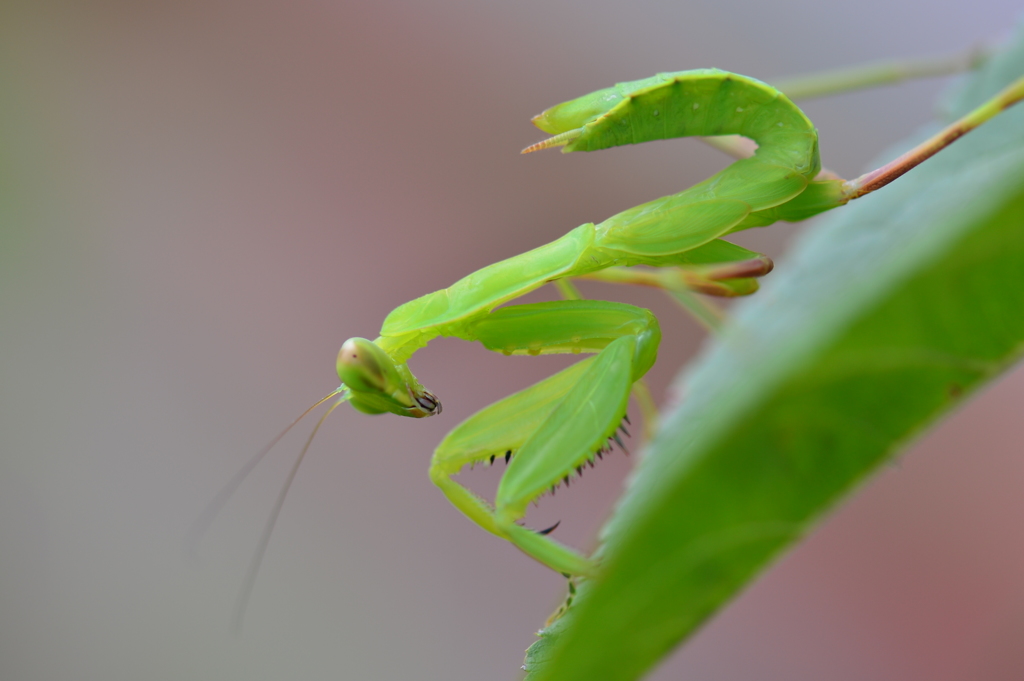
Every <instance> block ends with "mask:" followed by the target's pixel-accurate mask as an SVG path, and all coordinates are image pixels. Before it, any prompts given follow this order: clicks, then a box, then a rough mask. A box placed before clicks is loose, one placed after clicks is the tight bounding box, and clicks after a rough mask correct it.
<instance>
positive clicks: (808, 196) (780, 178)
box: [201, 69, 1024, 617]
mask: <svg viewBox="0 0 1024 681" xmlns="http://www.w3.org/2000/svg"><path fill="white" fill-rule="evenodd" d="M1022 98H1024V78H1022V79H1020V80H1018V81H1016V82H1015V83H1014V84H1012V85H1011V86H1010V87H1008V88H1007V89H1006V90H1004V91H1003V92H1001V93H1000V94H999V95H997V96H996V97H995V98H993V99H992V100H990V101H989V102H987V103H985V104H984V105H982V106H981V107H979V108H978V109H976V110H975V111H973V112H971V113H970V114H968V115H967V116H965V117H964V118H962V119H960V120H959V121H957V122H955V123H954V124H952V125H951V126H949V127H948V128H946V129H945V130H943V131H942V132H940V133H939V134H938V135H936V136H934V137H933V138H931V139H929V140H927V141H926V142H924V143H922V144H921V145H919V146H918V147H915V148H914V149H912V150H911V151H909V152H907V153H906V154H904V155H903V156H901V157H899V158H898V159H896V160H894V161H893V162H892V163H889V164H887V165H885V166H883V167H882V168H879V169H878V170H875V171H872V172H870V173H867V174H865V175H862V176H861V177H858V178H856V179H855V180H849V181H846V180H842V179H840V178H838V177H836V176H834V175H832V174H831V173H828V172H823V171H822V165H821V160H820V157H819V152H818V136H817V132H816V130H815V128H814V125H813V124H812V123H811V121H810V120H809V119H808V118H807V117H806V116H805V115H804V113H803V112H802V111H801V110H800V109H799V108H798V107H797V106H796V105H795V104H793V103H792V101H790V99H789V98H787V97H786V96H785V95H784V94H783V93H782V92H780V91H779V90H777V89H775V88H773V87H771V86H770V85H767V84H765V83H763V82H761V81H758V80H756V79H753V78H749V77H746V76H741V75H738V74H733V73H728V72H725V71H719V70H717V69H699V70H691V71H681V72H676V73H664V74H659V75H656V76H653V77H650V78H646V79H643V80H637V81H632V82H627V83H620V84H618V85H615V86H614V87H610V88H606V89H604V90H599V91H597V92H594V93H591V94H589V95H586V96H583V97H580V98H577V99H574V100H571V101H568V102H565V103H562V104H559V105H557V106H555V107H553V108H551V109H548V110H547V111H545V112H543V113H542V114H540V115H538V116H537V117H535V118H534V119H533V122H534V123H535V124H536V125H537V127H539V128H540V129H541V130H543V131H544V132H546V133H548V134H549V135H551V137H549V138H548V139H546V140H544V141H542V142H539V143H537V144H534V145H532V146H530V147H527V148H526V149H525V150H524V151H523V153H528V152H534V151H539V150H542V149H548V148H553V147H562V150H563V152H574V151H596V150H599V149H606V148H609V147H613V146H618V145H623V144H636V143H640V142H646V141H651V140H658V139H668V138H674V137H688V136H700V137H717V136H726V135H739V136H741V137H744V138H748V139H750V140H753V142H755V143H756V145H757V148H756V151H755V152H754V153H753V154H752V155H749V156H746V157H744V158H740V159H739V160H737V161H736V162H734V163H733V164H732V165H730V166H728V167H727V168H725V169H724V170H722V171H721V172H719V173H717V174H715V175H713V176H712V177H710V178H708V179H707V180H704V181H703V182H701V183H699V184H697V185H695V186H693V187H690V188H689V189H687V190H685V191H683V192H680V193H678V194H673V195H670V196H665V197H662V198H659V199H656V200H654V201H650V202H648V203H645V204H642V205H640V206H636V207H634V208H630V209H628V210H626V211H623V212H621V213H619V214H617V215H614V216H612V217H610V218H608V219H606V220H605V221H603V222H600V223H597V224H594V223H586V224H583V225H581V226H579V227H577V228H576V229H574V230H572V231H570V232H569V233H568V234H566V235H564V236H563V237H561V238H559V239H557V240H555V241H553V242H551V243H549V244H546V245H544V246H541V247H539V248H536V249H533V250H531V251H528V252H526V253H523V254H521V255H518V256H515V257H513V258H509V259H507V260H504V261H501V262H498V263H495V264H493V265H490V266H488V267H485V268H483V269H481V270H478V271H477V272H474V273H472V274H469V275H468V276H466V277H464V278H462V279H460V280H459V281H457V282H455V283H454V284H452V285H451V286H450V287H448V288H446V289H443V290H440V291H435V292H433V293H430V294H427V295H425V296H422V297H420V298H417V299H415V300H412V301H410V302H408V303H405V304H404V305H401V306H399V307H398V308H396V309H395V310H393V311H392V312H391V313H390V314H389V315H388V316H387V318H386V319H385V320H384V324H383V326H382V328H381V331H380V335H379V337H378V338H376V339H375V340H372V341H371V340H368V339H365V338H351V339H349V340H347V341H345V343H344V344H343V345H342V346H341V350H340V352H339V354H338V358H337V372H338V376H339V378H340V380H341V385H340V386H339V387H338V388H337V389H336V390H335V391H333V392H331V393H330V394H329V395H327V396H326V397H324V398H323V399H321V400H319V401H318V402H317V403H316V404H314V405H313V406H312V407H310V408H309V409H308V410H307V411H306V412H304V413H303V414H302V416H300V417H299V418H298V419H296V420H295V421H293V422H292V424H291V425H289V426H288V428H286V429H285V431H283V432H282V433H281V434H280V435H278V437H277V438H275V439H274V440H273V441H272V442H271V443H270V445H268V447H267V448H265V449H264V450H262V451H261V452H260V453H259V454H258V455H257V456H256V457H255V458H254V459H253V460H252V461H250V462H249V464H248V465H247V466H246V467H245V468H243V469H242V471H240V472H239V474H238V475H237V476H236V477H235V479H233V480H232V482H231V483H229V485H228V486H227V487H226V488H225V489H224V490H223V491H222V493H221V494H220V495H218V498H217V499H215V500H214V503H213V504H212V507H213V511H212V513H215V512H216V508H218V507H219V506H220V505H222V504H223V502H224V501H225V500H226V499H227V497H228V496H230V494H231V493H232V492H233V491H234V489H235V488H236V487H237V486H238V484H239V483H240V482H241V480H242V479H243V478H244V477H245V476H246V475H247V474H248V472H249V471H250V470H251V469H252V468H253V467H254V466H255V465H256V463H257V462H258V461H259V460H260V459H261V458H262V457H263V455H265V454H266V453H267V451H269V449H270V448H271V447H273V446H274V444H276V442H277V441H278V440H279V439H280V438H281V437H282V436H283V435H284V433H286V432H288V430H289V429H290V428H291V427H292V426H294V425H295V423H297V422H298V421H299V420H300V419H301V418H303V417H304V416H305V415H307V414H308V413H310V412H311V411H312V410H313V409H315V408H316V407H318V406H320V405H321V404H323V403H325V402H327V401H330V400H332V399H335V398H336V401H335V403H334V405H333V406H332V407H331V408H330V409H329V410H328V411H327V413H325V414H324V415H323V417H321V419H320V422H319V423H318V424H317V426H316V427H315V428H314V429H313V433H312V434H311V435H310V436H309V440H307V442H306V445H305V447H304V448H303V450H302V452H301V454H300V456H299V458H298V460H297V461H296V463H295V465H294V467H293V468H292V471H291V473H290V475H289V478H288V481H287V482H286V483H285V485H284V488H283V489H282V492H281V495H280V496H279V498H278V500H277V505H276V507H275V509H274V511H273V513H272V515H271V520H270V522H269V523H268V525H267V527H266V528H265V530H264V534H263V538H262V540H261V542H260V547H259V549H258V550H257V558H256V559H255V560H254V563H253V565H251V566H250V571H249V574H248V576H247V578H246V586H245V587H244V589H243V593H245V594H247V593H248V591H249V589H251V586H252V583H253V581H254V580H255V575H256V571H257V570H258V565H259V561H260V557H261V556H262V555H263V552H264V551H265V549H266V545H267V542H268V541H269V537H270V533H271V530H272V528H273V525H274V522H275V519H276V517H277V514H278V512H279V511H280V508H281V505H282V504H283V501H284V496H285V494H286V492H287V489H288V487H289V485H290V483H291V480H292V479H293V478H294V476H295V473H296V471H297V469H298V466H299V464H300V463H301V461H302V458H303V456H304V455H305V453H306V450H307V449H308V447H309V443H310V442H311V441H312V439H313V436H314V435H315V434H316V432H317V429H318V428H319V427H320V424H321V423H323V421H324V419H325V418H326V417H327V415H328V414H330V413H331V411H333V409H334V408H336V407H337V406H339V405H340V404H343V403H345V402H348V403H349V404H351V405H352V406H353V407H354V408H355V409H357V410H359V411H362V412H365V413H368V414H381V413H384V412H390V413H392V414H398V415H400V416H408V417H414V418H425V417H428V416H433V415H435V414H438V413H440V412H441V402H440V401H439V400H438V398H437V397H436V396H435V395H434V394H433V393H431V392H430V391H429V390H427V389H426V388H425V387H424V386H423V385H422V384H421V383H420V382H419V381H418V380H417V379H416V377H415V376H414V375H413V374H412V372H411V371H410V369H409V366H408V362H409V360H410V358H411V357H412V356H413V354H414V353H415V352H416V351H417V350H419V349H420V348H423V347H424V346H426V345H427V344H428V343H429V342H430V341H431V340H432V339H434V338H437V337H439V336H451V337H457V338H461V339H463V340H467V341H478V342H480V343H481V344H482V345H483V346H484V347H486V348H487V349H489V350H492V351H495V352H500V353H503V354H505V355H542V354H555V353H558V354H563V353H571V354H581V353H587V354H591V355H593V356H591V357H589V358H587V359H584V360H582V361H579V362H577V363H575V364H573V365H571V366H570V367H568V368H566V369H564V370H562V371H560V372H558V373H556V374H555V375H553V376H551V377H549V378H546V379H544V380H542V381H540V382H539V383H537V384H535V385H533V386H531V387H529V388H526V389H525V390H522V391H520V392H517V393H515V394H513V395H511V396H509V397H507V398H505V399H503V400H500V401H498V402H496V403H495V404H492V405H490V406H488V407H486V408H484V409H482V410H481V411H479V412H477V413H476V414H474V415H473V416H471V417H469V418H468V419H466V420H465V421H463V422H462V423H461V424H459V425H458V426H456V427H455V428H454V429H453V430H452V431H451V432H450V433H449V434H448V435H447V436H446V437H445V438H444V440H443V441H442V442H441V443H440V444H439V445H438V446H437V448H436V450H435V451H434V455H433V458H432V460H431V464H430V478H431V480H432V481H433V482H434V483H435V484H436V485H437V486H438V487H439V488H440V489H441V491H442V492H443V493H444V494H445V496H446V497H447V498H448V499H449V501H451V503H452V504H453V505H454V506H455V507H456V508H458V509H459V510H460V511H461V512H462V513H463V514H465V515H466V516H467V517H468V518H469V519H470V520H472V521H473V522H474V523H476V524H477V525H479V526H480V527H482V528H483V529H485V530H487V531H488V532H490V533H492V534H494V535H496V536H498V537H501V538H502V539H506V540H508V541H510V542H512V543H513V544H514V545H515V546H516V547H518V548H519V549H520V550H521V551H523V552H524V553H526V554H527V555H529V556H530V557H532V558H534V559H535V560H537V561H539V562H540V563H542V564H543V565H546V566H548V567H550V568H551V569H552V570H555V571H557V572H559V573H562V574H564V575H567V576H571V577H576V576H581V577H591V576H594V575H596V574H598V572H599V570H600V565H599V564H597V563H596V562H595V561H593V560H592V559H591V558H589V557H587V556H585V555H583V554H581V553H579V552H577V551H576V550H574V549H572V548H570V547H568V546H565V545H563V544H561V543H559V542H557V541H556V540H555V539H553V538H552V537H551V536H550V532H551V530H553V529H554V528H553V527H552V528H548V529H546V530H540V531H538V530H534V529H531V528H529V527H526V526H524V525H523V524H521V523H522V520H523V518H524V516H525V514H526V510H527V507H528V505H529V504H530V503H531V502H533V501H535V500H537V499H538V498H539V497H540V496H542V495H543V494H545V493H546V492H549V491H553V490H554V488H555V487H557V486H558V485H559V484H561V483H566V484H568V482H569V481H570V480H571V479H572V478H573V477H575V476H577V475H579V474H580V473H581V472H582V468H583V467H584V466H587V465H593V463H594V461H595V458H597V457H600V456H601V455H602V454H603V453H605V452H606V451H607V449H608V448H609V447H610V443H612V442H618V443H619V444H620V445H621V444H622V443H621V440H620V439H619V435H618V432H619V431H620V430H622V431H625V425H624V424H625V423H628V418H627V416H626V408H627V403H628V400H629V397H630V393H631V391H632V390H634V388H635V386H637V384H638V382H639V381H641V379H642V378H643V377H644V375H645V374H646V373H647V372H648V371H649V370H650V368H651V367H652V365H653V364H654V361H655V359H656V357H657V351H658V344H659V341H660V339H661V331H660V328H659V324H658V320H657V318H656V317H655V316H654V315H653V314H652V313H651V312H649V311H648V310H645V309H642V308H639V307H635V306H633V305H627V304H623V303H616V302H607V301H599V300H583V299H578V298H576V299H572V298H574V297H575V296H573V295H572V293H571V292H572V287H571V285H570V284H568V282H569V281H570V280H572V279H574V278H587V279H597V280H603V281H609V282H620V283H634V284H645V285H655V286H660V287H663V288H666V289H674V290H688V291H694V292H698V293H704V294H710V295H717V296H739V295H747V294H750V293H753V292H754V291H756V290H757V287H758V284H757V278H758V277H760V276H763V275H765V274H767V273H768V272H769V271H770V270H771V269H772V266H773V265H772V261H771V260H770V259H769V258H768V257H766V256H764V255H762V254H759V253H756V252H753V251H750V250H747V249H745V248H741V247H740V246H737V245H735V244H732V243H730V242H728V241H725V240H723V238H722V237H725V236H727V235H729V234H731V233H733V232H738V231H741V230H745V229H748V228H751V227H761V226H766V225H769V224H772V223H774V222H777V221H779V220H785V221H800V220H804V219H806V218H809V217H812V216H814V215H817V214H819V213H822V212H824V211H827V210H831V209H833V208H836V207H839V206H842V205H843V204H845V203H847V202H849V201H851V200H853V199H856V198H858V197H860V196H863V195H865V194H867V193H870V192H872V191H874V190H876V189H878V188H880V187H883V186H884V185H885V184H887V183H889V182H891V181H892V180H894V179H895V178H897V177H899V176H900V175H901V174H903V173H905V172H907V170H909V169H910V168H912V167H914V166H915V165H917V164H918V163H920V162H922V161H923V160H925V159H927V158H928V157H929V156H931V155H933V154H934V153H936V152H937V151H939V150H940V149H942V148H943V147H945V146H946V145H948V144H950V143H951V142H952V141H954V140H955V139H956V138H957V137H959V136H961V135H963V134H965V133H966V132H969V131H970V130H971V129H973V128H974V127H977V126H978V125H981V124H982V123H984V122H985V121H987V120H988V119H990V118H992V117H993V116H995V115H996V114H998V113H999V112H1000V111H1002V110H1004V109H1006V108H1007V107H1009V106H1011V105H1012V104H1014V103H1016V102H1017V101H1019V100H1020V99H1022ZM638 265H645V266H649V267H655V268H664V270H662V271H661V272H660V274H661V275H664V276H652V271H651V270H647V269H640V270H635V269H633V268H634V267H635V266H638ZM549 283H554V284H556V285H560V286H561V287H562V288H561V290H562V291H563V293H564V294H567V295H566V297H567V298H569V299H565V300H558V301H552V302H543V303H532V304H520V305H506V304H507V303H510V302H512V301H514V300H516V299H517V298H520V297H522V296H524V295H525V294H527V293H529V292H531V291H533V290H535V289H537V288H539V287H541V286H544V285H545V284H549ZM627 434H628V433H627ZM497 458H503V459H504V460H505V462H506V463H507V468H506V471H505V473H504V475H503V477H502V478H501V482H500V484H499V486H498V489H497V492H496V495H495V498H494V501H493V503H489V502H487V501H485V500H484V499H482V498H481V497H479V496H477V495H476V494H474V493H473V492H471V491H470V490H469V489H467V488H466V487H464V486H462V485H460V484H459V483H457V482H456V481H455V480H454V479H453V478H454V476H455V475H456V474H458V473H459V472H460V471H461V470H462V469H463V468H464V467H465V466H467V465H469V466H471V465H473V464H477V463H484V464H490V463H493V462H494V461H495V460H496V459H497ZM206 518H207V520H203V519H201V524H203V525H205V524H208V520H209V519H212V517H211V514H210V513H208V514H207V515H206ZM244 600H245V599H244V598H243V606H242V607H244ZM238 616H239V617H240V612H239V613H238Z"/></svg>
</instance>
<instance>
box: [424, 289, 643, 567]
mask: <svg viewBox="0 0 1024 681" xmlns="http://www.w3.org/2000/svg"><path fill="white" fill-rule="evenodd" d="M467 333H468V334H469V335H472V336H473V337H475V338H476V339H477V340H479V341H480V342H481V343H483V344H484V346H485V347H487V348H488V349H491V350H496V351H499V352H503V353H506V354H524V353H526V354H548V353H579V352H582V351H584V350H587V351H591V352H592V351H594V350H599V354H598V355H597V356H596V357H594V358H592V359H590V360H587V361H586V362H580V363H578V364H575V365H573V366H572V367H570V368H569V369H566V370H564V371H562V372H560V373H559V374H556V375H555V376H553V377H551V378H549V379H546V380H544V381H542V382H540V383H538V384H537V385H535V386H533V387H531V388H528V389H526V390H524V391H522V392H520V393H517V394H515V395H512V396H511V397H508V398H506V399H504V400H501V401H500V402H497V403H496V404H494V405H492V406H490V407H488V408H487V409H485V410H483V411H481V412H479V413H478V414H476V415H475V416H473V417H472V418H470V419H469V420H467V421H466V422H464V423H463V424H462V425H460V426H459V427H458V428H456V429H455V430H454V431H453V432H452V433H451V434H450V435H449V436H448V437H447V438H445V439H444V441H442V442H441V444H440V445H439V446H438V448H437V451H436V452H435V453H434V458H433V461H432V462H431V467H430V477H431V479H432V480H433V481H434V482H435V483H436V484H437V485H438V486H439V487H440V488H441V490H442V491H443V492H444V493H445V495H446V496H447V497H448V499H449V500H450V501H451V502H452V503H453V504H454V505H455V506H456V507H457V508H458V509H459V510H461V511H462V512H463V513H465V514H466V516H467V517H469V518H470V519H471V520H473V521H474V522H475V523H477V524H478V525H480V526H481V527H483V528H484V529H486V530H487V531H489V532H492V533H494V534H496V535H498V536H500V537H503V538H505V539H508V540H509V541H511V542H512V543H514V544H515V545H516V546H518V547H519V548H520V549H522V550H523V551H524V552H525V553H527V554H528V555H530V556H532V557H533V558H535V559H536V560H538V561H540V562H542V563H544V564H545V565H547V566H549V567H551V568H552V569H554V570H557V571H559V572H563V573H567V574H591V573H592V572H593V566H592V565H591V564H590V563H589V561H588V560H587V559H586V558H584V557H583V556H581V555H579V554H578V553H576V552H575V551H572V550H571V549H568V548H566V547H565V546H562V545H561V544H559V543H558V542H555V541H554V540H552V539H551V538H550V537H547V536H546V535H545V534H544V533H541V532H535V531H533V530H529V529H527V528H524V527H522V526H520V525H518V524H517V521H519V520H520V519H522V518H523V516H524V515H525V513H526V508H527V506H528V505H529V503H530V502H531V501H533V500H535V499H536V498H537V497H539V496H540V495H542V494H543V493H544V492H546V491H548V490H553V489H554V488H555V487H556V486H557V485H559V484H561V483H562V482H568V481H569V479H570V478H572V477H575V476H576V475H578V474H579V473H580V472H581V470H582V467H583V466H584V465H587V464H588V463H593V460H594V459H595V457H596V456H598V454H599V453H601V452H603V451H604V450H605V449H606V448H607V447H608V442H609V438H615V437H617V434H616V431H617V430H618V429H619V428H620V426H621V423H622V419H623V416H624V415H625V413H626V403H627V401H628V399H629V392H630V387H631V386H632V385H633V383H634V382H635V381H636V380H637V378H639V376H641V375H643V373H645V372H646V370H647V368H648V367H649V365H650V364H651V363H652V362H653V359H654V353H655V352H656V348H657V344H658V340H659V338H660V336H661V332H660V330H659V328H658V323H657V320H656V319H655V318H654V316H653V315H652V314H651V313H650V312H647V311H646V310H643V309H641V308H637V307H633V306H631V305H624V304H621V303H608V302H603V301H589V300H579V301H575V300H574V301H556V302H551V303H538V304H534V305H520V306H514V307H508V308H503V309H501V310H498V311H497V312H494V313H492V314H490V315H488V316H487V317H485V318H483V319H482V320H480V322H479V323H477V324H474V325H472V326H470V327H469V328H468V329H467ZM496 457H505V458H506V459H508V460H510V461H509V466H508V469H507V470H506V472H505V475H504V476H503V477H502V479H501V484H500V485H499V487H498V492H497V495H496V497H495V503H494V508H493V510H492V509H491V508H490V506H489V505H488V504H487V503H486V502H484V501H483V500H482V499H480V498H479V497H477V496H476V495H474V494H472V493H471V492H469V491H468V490H467V489H465V488H464V487H462V486H461V485H458V484H457V483H455V482H454V481H453V480H452V479H451V476H452V475H454V474H456V473H458V472H459V471H460V470H461V469H462V467H463V466H465V465H467V464H472V463H476V462H483V461H493V460H494V459H495V458H496Z"/></svg>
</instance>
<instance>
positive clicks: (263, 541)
mask: <svg viewBox="0 0 1024 681" xmlns="http://www.w3.org/2000/svg"><path fill="white" fill-rule="evenodd" d="M341 390H342V389H341V388H339V389H338V390H336V391H334V392H333V393H331V394H330V395H328V396H327V397H325V398H324V399H322V400H320V401H319V402H317V403H316V404H314V405H313V406H312V407H310V408H309V409H308V410H306V413H305V414H303V415H302V416H305V415H306V414H308V413H309V411H310V410H312V409H314V408H315V407H318V406H319V405H321V404H323V403H324V402H325V401H326V400H328V399H330V398H331V397H333V396H334V395H337V394H338V393H339V392H341ZM345 401H346V400H345V399H344V398H343V399H340V400H338V401H337V402H335V403H334V404H332V405H331V408H330V409H328V410H327V411H326V412H324V415H323V416H321V417H320V420H319V421H317V422H316V426H314V427H313V432H312V433H310V434H309V438H307V439H306V444H305V445H303V447H302V451H301V452H299V456H298V458H297V459H295V464H294V465H292V469H291V471H290V472H289V473H288V479H287V480H285V482H284V485H283V486H282V487H281V492H280V494H278V495H277V503H275V504H274V510H273V511H271V512H270V517H269V518H267V524H266V525H265V526H264V527H263V535H262V536H260V543H259V544H258V545H257V547H256V553H255V554H253V557H252V560H251V561H250V562H249V569H248V571H247V572H246V573H245V581H244V582H242V590H241V591H240V592H239V593H238V602H237V603H236V604H235V613H234V616H233V617H232V625H233V628H234V630H235V631H236V632H238V631H241V630H242V618H244V617H245V609H246V607H247V606H248V605H249V596H251V595H252V587H253V585H254V584H255V583H256V575H257V574H259V571H260V565H262V564H263V556H264V555H265V554H266V552H267V545H268V544H269V543H270V535H271V534H272V533H273V532H274V525H276V524H277V517H278V516H279V515H281V507H282V506H284V500H285V497H287V496H288V490H289V489H290V488H291V486H292V481H293V480H295V474H296V473H298V472H299V466H300V465H302V459H304V458H305V456H306V452H308V451H309V446H310V445H311V444H313V438H314V437H316V433H317V431H318V430H320V426H322V425H323V423H324V421H326V420H327V417H328V416H330V414H331V412H332V411H334V410H335V409H337V408H338V405H340V404H342V403H343V402H345ZM302 416H300V417H299V418H300V419H301V418H302ZM296 422H298V419H296ZM292 425H294V424H292ZM290 427H291V426H289V428H290Z"/></svg>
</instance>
